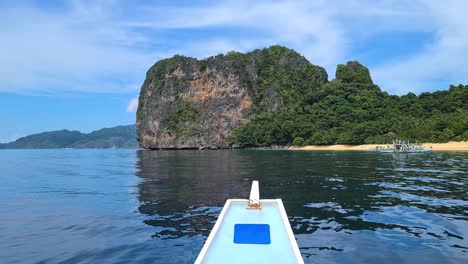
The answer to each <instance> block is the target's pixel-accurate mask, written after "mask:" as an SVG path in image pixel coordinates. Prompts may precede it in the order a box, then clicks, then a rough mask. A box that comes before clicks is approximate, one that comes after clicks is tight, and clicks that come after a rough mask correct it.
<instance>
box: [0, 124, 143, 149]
mask: <svg viewBox="0 0 468 264" xmlns="http://www.w3.org/2000/svg"><path fill="white" fill-rule="evenodd" d="M138 147H139V146H138V142H137V141H136V127H135V125H128V126H116V127H111V128H103V129H100V130H96V131H93V132H91V133H89V134H85V133H81V132H79V131H70V130H66V129H63V130H58V131H50V132H43V133H39V134H34V135H30V136H26V137H22V138H19V139H18V140H16V141H14V142H10V143H6V144H0V149H55V148H138Z"/></svg>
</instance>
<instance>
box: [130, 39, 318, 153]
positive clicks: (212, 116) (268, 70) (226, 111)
mask: <svg viewBox="0 0 468 264" xmlns="http://www.w3.org/2000/svg"><path fill="white" fill-rule="evenodd" d="M304 78H305V79H307V80H308V81H309V83H310V85H309V86H311V87H305V88H304V89H318V88H320V87H321V86H322V85H323V84H324V83H325V82H327V74H326V72H325V70H324V69H323V68H321V67H318V66H314V65H312V64H310V63H309V62H308V61H307V60H306V59H305V58H304V57H303V56H301V55H299V54H298V53H296V52H294V51H293V50H290V49H287V48H284V47H280V46H272V47H270V48H268V49H263V50H255V51H252V52H249V53H246V54H241V53H237V52H230V53H228V54H227V55H218V56H215V57H210V58H207V59H205V60H197V59H194V58H188V57H183V56H174V57H172V58H170V59H165V60H161V61H159V62H157V63H156V64H155V65H153V66H152V67H151V68H150V69H149V71H148V72H147V75H146V80H145V81H144V83H143V85H142V87H141V92H140V97H139V105H138V111H137V139H138V141H139V143H140V146H141V147H143V148H147V149H184V148H203V147H207V148H228V147H230V146H229V144H228V141H227V139H228V137H229V135H230V134H231V133H232V132H233V131H234V130H235V129H237V128H238V127H239V126H241V125H242V124H245V123H246V122H249V120H250V119H251V118H252V117H253V116H255V115H257V114H261V113H268V112H272V111H275V110H276V109H278V108H279V107H281V106H282V105H285V104H291V103H294V102H293V101H294V96H292V95H291V94H290V93H289V90H290V86H291V85H294V82H295V80H301V81H302V80H303V79H304ZM299 96H300V95H299Z"/></svg>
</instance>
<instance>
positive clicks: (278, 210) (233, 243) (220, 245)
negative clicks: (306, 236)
mask: <svg viewBox="0 0 468 264" xmlns="http://www.w3.org/2000/svg"><path fill="white" fill-rule="evenodd" d="M259 202H260V208H251V207H250V208H249V200H247V199H229V200H227V202H226V204H225V206H224V208H223V210H222V211H221V214H220V215H219V217H218V220H217V221H216V224H215V226H214V227H213V230H212V231H211V233H210V235H209V236H208V239H207V240H206V242H205V245H204V246H203V248H202V250H201V252H200V254H199V256H198V258H197V260H196V261H195V263H200V264H201V263H225V264H229V263H255V264H260V263H269V264H272V263H282V264H286V263H304V261H303V259H302V256H301V254H300V251H299V248H298V246H297V243H296V239H295V238H294V234H293V232H292V229H291V226H290V224H289V220H288V217H287V215H286V211H285V209H284V206H283V202H282V201H281V199H263V200H259ZM236 225H247V226H250V225H251V226H254V227H255V226H259V227H262V228H261V229H262V231H261V233H258V234H246V235H247V238H245V239H243V237H241V235H242V234H239V233H238V231H239V230H237V229H236ZM266 225H268V233H269V234H268V235H269V237H268V239H269V240H268V239H267V238H266V233H265V232H266V231H265V230H266V229H265V228H263V227H265V226H266ZM237 227H239V226H237ZM235 236H237V237H238V238H235ZM259 236H260V237H259ZM262 236H265V237H263V238H262ZM239 237H240V238H241V239H239ZM249 240H250V241H249ZM268 242H269V243H268Z"/></svg>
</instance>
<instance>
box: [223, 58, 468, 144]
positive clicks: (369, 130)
mask: <svg viewBox="0 0 468 264" xmlns="http://www.w3.org/2000/svg"><path fill="white" fill-rule="evenodd" d="M272 76H274V74H273V75H267V77H266V81H265V82H277V80H278V79H281V78H282V77H281V75H280V76H274V77H272ZM291 77H293V76H286V77H284V78H285V79H287V80H291V79H292V81H291V82H290V83H289V86H288V88H287V89H286V91H285V92H284V93H282V95H283V100H285V101H288V102H290V103H288V104H284V105H282V106H281V107H280V108H278V109H276V111H274V112H270V113H259V114H257V115H256V116H255V117H254V118H253V119H252V120H251V122H249V123H247V124H245V125H243V126H241V127H240V128H238V129H237V130H235V131H234V132H233V133H232V134H231V136H230V138H229V142H230V143H237V144H240V145H243V146H266V145H271V144H279V145H286V144H293V145H328V144H363V143H390V142H391V140H392V139H394V138H404V139H409V140H412V141H419V142H447V141H450V140H468V104H467V103H466V102H468V86H463V85H459V86H450V89H449V90H447V91H438V92H433V93H422V94H421V95H419V96H416V95H415V94H413V93H408V94H407V95H404V96H394V95H389V94H387V93H386V92H382V91H381V90H380V88H379V87H378V86H377V85H375V84H373V83H372V79H371V77H370V74H369V70H368V69H367V68H366V67H363V66H362V65H360V64H359V63H358V62H348V64H346V65H338V67H337V72H336V79H334V80H333V81H331V82H329V83H326V84H324V85H323V86H322V87H320V88H319V89H317V87H316V86H313V85H310V84H309V83H308V82H307V80H308V79H307V78H304V77H302V78H300V77H298V78H297V79H295V78H294V77H293V78H291ZM301 80H303V81H302V82H301ZM280 85H282V84H280Z"/></svg>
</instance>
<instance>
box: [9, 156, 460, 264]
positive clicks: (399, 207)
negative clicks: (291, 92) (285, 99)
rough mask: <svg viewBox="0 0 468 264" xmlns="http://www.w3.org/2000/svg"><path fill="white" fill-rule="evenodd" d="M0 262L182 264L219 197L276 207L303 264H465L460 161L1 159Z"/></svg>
mask: <svg viewBox="0 0 468 264" xmlns="http://www.w3.org/2000/svg"><path fill="white" fill-rule="evenodd" d="M0 167H1V168H2V175H0V178H1V179H2V184H1V185H0V216H1V217H0V259H1V260H2V263H15V262H20V263H63V262H66V263H117V262H121V263H192V262H193V261H194V260H195V258H196V256H197V254H198V252H199V251H200V249H201V247H202V246H203V243H204V241H205V239H206V237H207V236H208V234H209V232H210V230H211V228H212V226H213V225H214V223H215V221H216V218H217V216H218V214H219V212H220V211H221V209H222V206H223V205H224V203H225V201H226V199H228V198H246V197H247V196H248V192H249V191H250V184H251V181H252V180H259V181H260V190H261V196H262V197H263V198H282V199H283V202H284V204H285V207H286V211H287V213H288V215H289V220H290V223H291V226H292V228H293V231H294V233H295V235H296V238H297V240H298V245H299V247H300V250H301V253H302V255H303V257H304V260H305V261H306V262H307V263H317V262H319V263H335V262H339V263H376V262H379V263H420V262H426V263H463V262H466V261H467V256H468V242H467V240H468V199H467V194H468V188H467V183H468V182H467V179H466V175H467V173H468V153H434V154H432V155H392V154H389V155H387V154H378V153H367V152H299V151H145V150H139V151H133V150H35V151H33V150H21V151H7V150H2V151H0Z"/></svg>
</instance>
